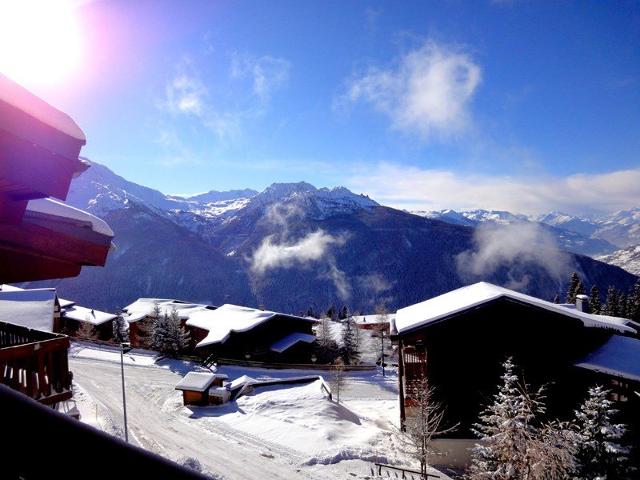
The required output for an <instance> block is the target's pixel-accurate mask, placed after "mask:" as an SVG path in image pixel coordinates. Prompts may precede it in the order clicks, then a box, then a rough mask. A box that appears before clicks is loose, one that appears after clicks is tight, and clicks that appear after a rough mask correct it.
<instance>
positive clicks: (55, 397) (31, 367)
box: [0, 322, 72, 405]
mask: <svg viewBox="0 0 640 480" xmlns="http://www.w3.org/2000/svg"><path fill="white" fill-rule="evenodd" d="M68 350H69V338H68V337H66V336H64V335H58V334H55V333H47V332H41V331H39V330H31V329H29V328H26V327H21V326H18V325H13V324H11V323H5V322H0V372H1V373H2V376H1V377H0V382H1V383H3V384H4V385H7V386H9V387H11V388H12V389H14V390H17V391H19V392H21V393H23V394H25V395H27V396H29V397H31V398H33V399H34V400H37V401H39V402H41V403H45V404H49V405H50V404H55V403H58V402H61V401H64V400H68V399H69V398H71V395H72V392H71V380H72V374H71V372H70V371H69V363H68V358H67V355H68Z"/></svg>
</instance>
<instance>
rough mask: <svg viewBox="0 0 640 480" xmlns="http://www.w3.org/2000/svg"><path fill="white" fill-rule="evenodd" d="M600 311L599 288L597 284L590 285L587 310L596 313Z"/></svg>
mask: <svg viewBox="0 0 640 480" xmlns="http://www.w3.org/2000/svg"><path fill="white" fill-rule="evenodd" d="M601 311H602V304H601V303H600V289H599V288H598V287H597V285H594V286H593V287H591V292H589V312H590V313H595V314H597V315H599V314H600V312H601Z"/></svg>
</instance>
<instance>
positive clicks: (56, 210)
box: [27, 198, 114, 237]
mask: <svg viewBox="0 0 640 480" xmlns="http://www.w3.org/2000/svg"><path fill="white" fill-rule="evenodd" d="M27 212H35V213H41V214H45V215H50V216H53V217H59V218H63V219H67V220H75V221H78V222H82V223H86V224H87V225H88V226H90V227H91V230H93V231H94V232H96V233H99V234H101V235H105V236H107V237H113V235H114V233H113V230H111V227H109V225H107V222H105V221H104V220H102V219H100V218H98V217H96V216H95V215H91V214H90V213H87V212H84V211H82V210H79V209H77V208H75V207H72V206H71V205H67V204H66V203H62V202H59V201H58V200H54V199H53V198H38V199H35V200H29V203H28V204H27Z"/></svg>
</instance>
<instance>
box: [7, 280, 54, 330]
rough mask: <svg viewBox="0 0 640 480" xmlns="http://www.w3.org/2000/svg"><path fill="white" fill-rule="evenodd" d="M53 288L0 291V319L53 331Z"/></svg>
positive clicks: (35, 328) (36, 328)
mask: <svg viewBox="0 0 640 480" xmlns="http://www.w3.org/2000/svg"><path fill="white" fill-rule="evenodd" d="M55 302H56V290H55V288H37V289H32V290H4V289H3V290H2V291H0V321H2V322H7V323H13V324H15V325H21V326H23V327H27V328H32V329H34V330H41V331H43V332H52V331H53V312H54V308H55Z"/></svg>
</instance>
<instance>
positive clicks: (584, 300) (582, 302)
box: [576, 294, 589, 313]
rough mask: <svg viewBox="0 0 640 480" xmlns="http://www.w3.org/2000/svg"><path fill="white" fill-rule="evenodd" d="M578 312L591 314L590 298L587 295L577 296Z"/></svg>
mask: <svg viewBox="0 0 640 480" xmlns="http://www.w3.org/2000/svg"><path fill="white" fill-rule="evenodd" d="M576 310H579V311H581V312H584V313H589V297H588V296H587V295H583V294H580V295H576Z"/></svg>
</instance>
